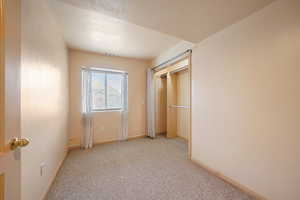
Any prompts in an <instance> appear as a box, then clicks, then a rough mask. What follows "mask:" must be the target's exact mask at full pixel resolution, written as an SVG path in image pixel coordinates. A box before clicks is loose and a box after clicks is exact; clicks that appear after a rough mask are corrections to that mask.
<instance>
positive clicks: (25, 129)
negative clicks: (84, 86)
mask: <svg viewBox="0 0 300 200" xmlns="http://www.w3.org/2000/svg"><path fill="white" fill-rule="evenodd" d="M21 38H22V41H21V135H22V137H25V138H28V139H29V140H30V145H28V147H26V148H23V149H22V161H21V163H22V165H21V195H22V200H42V198H43V197H44V196H45V195H46V192H47V190H48V188H49V186H50V184H51V182H52V180H53V178H54V177H55V175H56V172H57V170H58V168H59V166H60V164H61V162H62V161H63V159H64V158H65V155H66V143H67V122H68V108H69V106H68V57H67V48H66V45H65V43H64V40H63V38H62V36H61V34H60V30H59V28H58V26H57V24H56V21H55V19H54V17H53V16H52V13H51V10H50V9H49V7H48V4H47V1H46V0H26V1H21ZM43 164H44V165H45V166H44V168H43V174H41V169H40V166H41V165H43Z"/></svg>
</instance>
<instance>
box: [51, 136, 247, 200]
mask: <svg viewBox="0 0 300 200" xmlns="http://www.w3.org/2000/svg"><path fill="white" fill-rule="evenodd" d="M47 199H48V200H250V199H251V198H250V197H249V196H247V195H246V194H244V193H242V192H241V191H239V190H237V189H235V188H233V187H232V186H231V185H229V184H227V183H225V182H223V181H222V180H220V179H218V178H216V177H214V176H212V175H210V174H209V173H207V172H206V171H204V170H203V169H201V168H200V167H198V166H196V165H195V164H193V163H192V162H191V161H189V160H187V144H186V142H185V141H184V140H182V139H179V138H176V139H166V138H164V137H159V138H157V139H154V140H152V139H148V138H143V139H137V140H132V141H126V142H117V143H112V144H103V145H98V146H96V147H94V148H93V149H91V150H84V151H83V150H73V151H71V152H70V153H69V155H68V157H67V159H66V161H65V163H64V164H63V167H62V169H61V170H60V172H59V173H58V176H57V178H56V180H55V182H54V184H53V186H52V188H51V190H50V192H49V194H48V196H47Z"/></svg>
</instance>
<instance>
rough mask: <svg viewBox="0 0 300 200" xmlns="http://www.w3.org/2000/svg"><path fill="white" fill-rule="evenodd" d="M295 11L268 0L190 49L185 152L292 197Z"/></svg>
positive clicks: (295, 173)
mask: <svg viewBox="0 0 300 200" xmlns="http://www.w3.org/2000/svg"><path fill="white" fill-rule="evenodd" d="M299 19H300V1H298V0H279V1H275V2H274V3H272V4H271V5H270V6H268V7H266V8H265V9H263V10H261V11H259V12H257V13H255V14H253V15H252V16H250V17H248V18H246V19H244V20H242V21H240V22H239V23H237V24H235V25H233V26H231V27H229V28H227V29H225V30H223V31H222V32H219V33H217V34H215V35H213V36H211V37H209V38H208V39H206V40H205V41H203V42H201V43H199V44H198V45H197V47H196V48H195V49H194V51H193V56H192V57H193V61H192V65H193V67H192V93H193V94H192V106H193V110H192V159H194V160H197V161H199V162H201V163H203V164H205V165H207V166H209V167H211V168H213V169H215V170H217V171H219V172H221V173H222V174H224V175H225V176H227V177H230V178H232V179H233V180H235V181H237V182H239V183H241V184H242V185H244V186H247V187H248V188H250V189H252V190H254V191H256V192H257V193H259V194H261V195H263V196H265V197H267V198H268V199H270V200H271V199H272V200H283V199H286V200H287V199H288V200H298V199H300V190H299V186H300V173H299V169H300V159H299V155H300V145H299V142H300V134H299V133H300V123H299V119H300V93H299V86H300V76H299V74H300V53H299V52H300V20H299ZM199 28H201V27H199Z"/></svg>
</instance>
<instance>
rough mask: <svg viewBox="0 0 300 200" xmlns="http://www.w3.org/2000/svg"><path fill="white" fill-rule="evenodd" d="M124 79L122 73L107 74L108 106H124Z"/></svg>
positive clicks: (109, 107) (110, 107)
mask: <svg viewBox="0 0 300 200" xmlns="http://www.w3.org/2000/svg"><path fill="white" fill-rule="evenodd" d="M122 81H123V75H121V74H107V108H108V109H112V108H122V107H123V106H122Z"/></svg>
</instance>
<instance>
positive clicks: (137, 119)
mask: <svg viewBox="0 0 300 200" xmlns="http://www.w3.org/2000/svg"><path fill="white" fill-rule="evenodd" d="M84 66H85V67H100V68H112V69H119V70H123V71H127V72H128V109H129V111H128V117H129V120H128V135H129V137H136V136H142V135H145V133H146V71H147V68H148V67H149V62H147V61H144V60H137V59H130V58H122V57H112V56H104V55H101V54H95V53H88V52H84V51H77V50H70V51H69V70H70V114H69V119H70V120H69V139H70V143H71V144H72V145H73V144H75V145H78V144H79V140H80V137H81V134H82V132H83V126H82V118H81V71H80V68H81V67H84ZM120 129H121V115H120V112H116V111H114V112H98V113H94V137H95V138H94V139H95V142H96V143H99V142H105V141H111V140H117V139H118V138H119V135H120Z"/></svg>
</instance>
